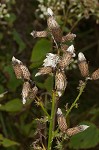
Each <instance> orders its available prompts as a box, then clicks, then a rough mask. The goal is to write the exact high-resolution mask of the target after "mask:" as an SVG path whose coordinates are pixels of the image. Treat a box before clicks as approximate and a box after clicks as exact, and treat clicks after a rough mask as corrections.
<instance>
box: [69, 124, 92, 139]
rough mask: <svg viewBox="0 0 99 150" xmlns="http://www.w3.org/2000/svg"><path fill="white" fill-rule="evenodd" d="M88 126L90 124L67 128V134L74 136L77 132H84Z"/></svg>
mask: <svg viewBox="0 0 99 150" xmlns="http://www.w3.org/2000/svg"><path fill="white" fill-rule="evenodd" d="M87 128H89V126H87V125H80V126H76V127H73V128H69V129H67V131H66V134H67V135H68V136H73V135H75V134H77V133H80V132H83V131H84V130H86V129H87Z"/></svg>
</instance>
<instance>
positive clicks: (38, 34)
mask: <svg viewBox="0 0 99 150" xmlns="http://www.w3.org/2000/svg"><path fill="white" fill-rule="evenodd" d="M31 35H32V36H33V37H34V38H36V37H47V36H48V32H47V31H32V32H31Z"/></svg>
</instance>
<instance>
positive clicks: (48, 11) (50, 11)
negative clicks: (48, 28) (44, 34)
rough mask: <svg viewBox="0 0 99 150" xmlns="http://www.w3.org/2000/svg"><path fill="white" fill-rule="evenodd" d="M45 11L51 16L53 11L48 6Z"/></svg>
mask: <svg viewBox="0 0 99 150" xmlns="http://www.w3.org/2000/svg"><path fill="white" fill-rule="evenodd" d="M47 13H48V15H50V16H53V11H52V10H51V9H50V8H48V9H47Z"/></svg>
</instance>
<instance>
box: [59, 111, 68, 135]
mask: <svg viewBox="0 0 99 150" xmlns="http://www.w3.org/2000/svg"><path fill="white" fill-rule="evenodd" d="M57 121H58V125H59V129H60V130H61V131H62V132H63V133H66V130H67V123H66V119H65V117H64V116H63V114H62V111H61V109H60V108H58V110H57Z"/></svg>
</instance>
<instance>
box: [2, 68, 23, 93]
mask: <svg viewBox="0 0 99 150" xmlns="http://www.w3.org/2000/svg"><path fill="white" fill-rule="evenodd" d="M4 72H5V74H7V76H8V81H7V87H8V88H9V89H10V90H12V91H15V90H16V88H17V87H18V86H19V85H20V84H21V80H17V79H16V76H15V74H14V71H13V68H12V67H11V66H5V67H4Z"/></svg>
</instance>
